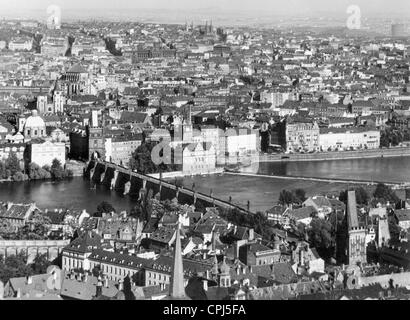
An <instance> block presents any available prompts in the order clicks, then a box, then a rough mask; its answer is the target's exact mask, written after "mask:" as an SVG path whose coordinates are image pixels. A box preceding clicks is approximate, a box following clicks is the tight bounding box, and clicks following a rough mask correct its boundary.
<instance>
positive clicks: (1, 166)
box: [0, 161, 9, 179]
mask: <svg viewBox="0 0 410 320" xmlns="http://www.w3.org/2000/svg"><path fill="white" fill-rule="evenodd" d="M8 178H9V176H8V174H7V170H6V164H5V163H4V162H3V161H0V179H8Z"/></svg>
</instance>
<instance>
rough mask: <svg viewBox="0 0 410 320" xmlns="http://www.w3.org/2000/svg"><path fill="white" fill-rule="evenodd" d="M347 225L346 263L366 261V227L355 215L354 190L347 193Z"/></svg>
mask: <svg viewBox="0 0 410 320" xmlns="http://www.w3.org/2000/svg"><path fill="white" fill-rule="evenodd" d="M347 227H348V233H349V235H348V237H349V239H348V240H349V246H348V260H349V261H348V264H349V266H356V265H357V264H358V263H361V264H363V263H366V262H367V255H366V229H365V228H364V227H363V226H360V223H359V219H358V217H357V204H356V192H355V191H349V192H348V195H347Z"/></svg>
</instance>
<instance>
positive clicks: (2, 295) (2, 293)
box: [0, 281, 4, 300]
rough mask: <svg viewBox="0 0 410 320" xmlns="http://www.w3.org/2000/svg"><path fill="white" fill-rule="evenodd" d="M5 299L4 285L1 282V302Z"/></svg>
mask: <svg viewBox="0 0 410 320" xmlns="http://www.w3.org/2000/svg"><path fill="white" fill-rule="evenodd" d="M3 299H4V284H3V282H1V281H0V300H3Z"/></svg>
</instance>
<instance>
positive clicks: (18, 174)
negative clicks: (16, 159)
mask: <svg viewBox="0 0 410 320" xmlns="http://www.w3.org/2000/svg"><path fill="white" fill-rule="evenodd" d="M12 180H13V181H27V180H28V175H26V174H24V173H22V172H16V173H15V174H14V175H13V176H12Z"/></svg>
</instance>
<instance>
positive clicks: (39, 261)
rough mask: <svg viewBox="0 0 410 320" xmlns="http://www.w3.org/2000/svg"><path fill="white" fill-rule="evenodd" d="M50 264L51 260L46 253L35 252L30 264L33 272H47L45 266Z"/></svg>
mask: <svg viewBox="0 0 410 320" xmlns="http://www.w3.org/2000/svg"><path fill="white" fill-rule="evenodd" d="M49 266H51V262H50V261H48V259H47V254H37V255H36V257H35V258H34V260H33V263H32V264H31V265H30V267H31V269H32V270H33V273H34V274H44V273H47V268H48V267H49Z"/></svg>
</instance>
